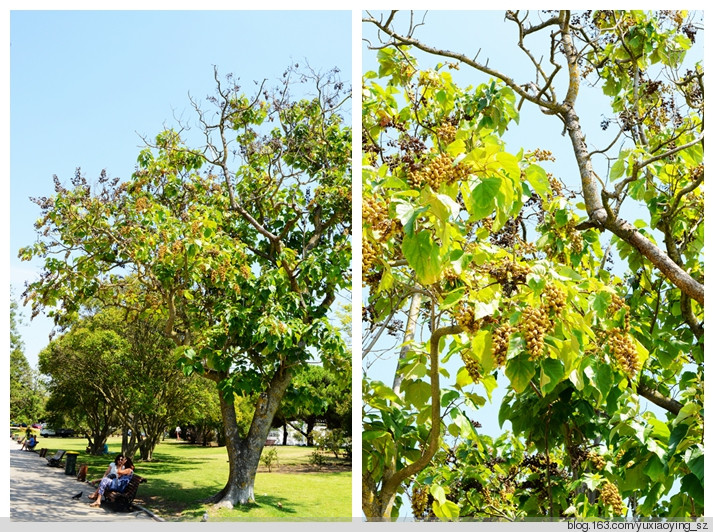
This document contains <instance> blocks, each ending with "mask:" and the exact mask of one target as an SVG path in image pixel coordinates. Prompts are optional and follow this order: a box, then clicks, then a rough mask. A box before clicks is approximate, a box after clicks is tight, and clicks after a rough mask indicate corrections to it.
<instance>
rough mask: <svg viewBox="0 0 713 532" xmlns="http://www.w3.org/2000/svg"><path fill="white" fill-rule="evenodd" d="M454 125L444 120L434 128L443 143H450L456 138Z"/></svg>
mask: <svg viewBox="0 0 713 532" xmlns="http://www.w3.org/2000/svg"><path fill="white" fill-rule="evenodd" d="M456 131H457V130H456V127H455V126H454V125H453V124H451V123H450V122H445V123H444V124H442V125H441V126H439V127H437V128H436V135H437V136H438V138H439V139H441V141H442V142H443V143H444V144H450V143H451V142H453V141H454V140H455V138H456Z"/></svg>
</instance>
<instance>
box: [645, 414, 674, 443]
mask: <svg viewBox="0 0 713 532" xmlns="http://www.w3.org/2000/svg"><path fill="white" fill-rule="evenodd" d="M648 424H649V425H650V426H651V437H652V438H656V439H657V440H661V441H662V442H664V443H668V440H669V438H670V437H671V431H670V430H669V429H668V426H667V425H666V423H663V422H662V421H659V420H658V419H655V418H651V419H649V420H648Z"/></svg>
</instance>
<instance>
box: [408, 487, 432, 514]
mask: <svg viewBox="0 0 713 532" xmlns="http://www.w3.org/2000/svg"><path fill="white" fill-rule="evenodd" d="M411 511H412V512H413V516H414V517H415V518H416V519H423V518H424V517H426V516H427V515H428V489H427V488H426V487H425V486H415V487H414V488H413V490H412V491H411Z"/></svg>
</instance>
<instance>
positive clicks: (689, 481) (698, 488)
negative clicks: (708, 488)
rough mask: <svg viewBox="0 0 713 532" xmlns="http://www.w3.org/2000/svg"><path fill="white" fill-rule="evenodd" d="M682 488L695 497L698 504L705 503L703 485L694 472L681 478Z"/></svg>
mask: <svg viewBox="0 0 713 532" xmlns="http://www.w3.org/2000/svg"><path fill="white" fill-rule="evenodd" d="M681 490H682V491H683V492H684V493H688V494H689V495H690V496H691V497H693V500H694V501H696V502H697V503H698V504H703V486H702V485H701V481H700V480H698V477H697V476H696V475H694V474H693V473H689V474H688V475H686V476H685V477H683V478H682V479H681Z"/></svg>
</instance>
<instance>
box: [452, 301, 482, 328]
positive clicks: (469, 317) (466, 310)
mask: <svg viewBox="0 0 713 532" xmlns="http://www.w3.org/2000/svg"><path fill="white" fill-rule="evenodd" d="M455 318H456V322H457V323H458V325H460V326H461V327H463V329H464V330H465V331H467V332H470V333H476V332H478V329H479V328H480V322H479V321H478V320H476V319H475V314H474V313H473V307H472V306H470V305H468V304H461V305H460V306H459V307H458V312H456V316H455Z"/></svg>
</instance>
